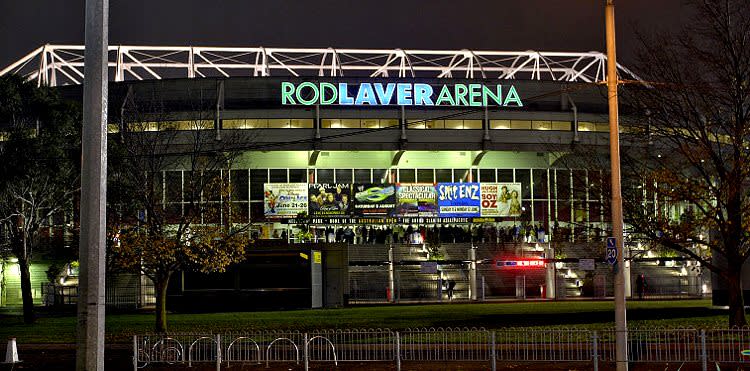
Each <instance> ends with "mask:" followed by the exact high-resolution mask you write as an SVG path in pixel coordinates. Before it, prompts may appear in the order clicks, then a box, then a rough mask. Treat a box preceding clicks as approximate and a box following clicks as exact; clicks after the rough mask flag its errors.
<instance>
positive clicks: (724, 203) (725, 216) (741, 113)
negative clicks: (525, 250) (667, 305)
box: [623, 0, 750, 326]
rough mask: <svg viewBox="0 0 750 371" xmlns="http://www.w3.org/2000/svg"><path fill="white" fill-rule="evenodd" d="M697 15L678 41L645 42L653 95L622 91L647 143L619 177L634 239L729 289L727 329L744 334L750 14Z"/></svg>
mask: <svg viewBox="0 0 750 371" xmlns="http://www.w3.org/2000/svg"><path fill="white" fill-rule="evenodd" d="M691 5H692V6H693V7H694V8H695V10H696V16H695V18H694V19H693V20H692V22H690V23H689V24H687V25H686V26H685V27H684V28H683V29H682V30H680V32H678V33H664V34H660V35H658V36H652V37H646V36H642V40H643V45H644V47H643V50H642V52H641V53H640V55H639V58H638V63H637V65H636V71H637V73H638V74H639V75H640V77H641V78H643V79H644V80H646V81H648V86H642V85H633V84H631V85H628V87H627V89H625V91H624V93H625V94H624V96H625V97H626V98H627V105H628V106H629V107H631V108H634V109H635V110H636V111H637V112H631V118H632V119H633V120H632V122H629V123H628V124H629V126H630V129H631V130H632V131H633V132H634V133H633V134H634V135H635V137H636V139H637V140H636V141H639V142H641V143H644V142H645V141H646V139H647V140H648V142H649V145H648V146H647V148H643V147H642V146H641V147H640V148H636V147H631V148H630V149H629V150H626V151H625V152H624V157H623V176H624V177H625V178H626V179H629V180H630V181H631V182H632V183H631V186H630V187H625V188H624V190H625V193H624V197H623V200H624V202H625V205H624V206H625V207H624V209H625V217H626V222H627V223H628V224H629V226H630V228H631V229H632V231H633V232H634V233H636V234H638V235H641V236H645V237H647V238H648V239H649V240H651V241H654V242H656V243H658V244H660V245H662V246H664V247H667V248H670V249H672V250H675V251H677V252H679V253H681V254H684V255H687V256H690V257H692V258H694V259H696V260H697V261H699V262H700V263H701V265H702V266H703V267H705V268H708V269H709V270H711V271H712V272H714V273H715V274H716V275H717V276H718V277H719V278H720V279H721V280H723V281H724V282H725V283H726V285H727V287H728V294H729V307H730V311H729V323H730V325H736V326H744V325H746V324H747V320H746V319H745V312H744V299H743V295H742V293H743V287H742V279H741V275H742V267H743V265H744V264H745V262H746V260H747V258H748V256H749V255H750V197H749V196H750V193H749V192H750V4H749V3H748V2H747V1H744V0H693V1H691ZM624 139H625V140H626V141H627V140H628V139H627V137H625V138H624ZM644 149H645V150H644ZM644 195H646V197H644ZM709 251H713V253H714V255H720V257H718V256H714V257H713V258H712V254H710V253H709ZM717 258H723V259H722V260H725V261H726V264H721V263H719V261H718V260H719V259H717Z"/></svg>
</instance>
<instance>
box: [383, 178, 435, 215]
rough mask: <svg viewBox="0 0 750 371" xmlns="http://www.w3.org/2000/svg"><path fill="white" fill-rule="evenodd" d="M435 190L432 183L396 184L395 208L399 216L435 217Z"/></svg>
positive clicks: (394, 213)
mask: <svg viewBox="0 0 750 371" xmlns="http://www.w3.org/2000/svg"><path fill="white" fill-rule="evenodd" d="M437 211H438V208H437V190H436V189H435V185H434V184H396V208H395V209H394V210H393V214H392V215H393V216H395V217H399V218H411V217H427V218H430V217H437V216H438V212H437Z"/></svg>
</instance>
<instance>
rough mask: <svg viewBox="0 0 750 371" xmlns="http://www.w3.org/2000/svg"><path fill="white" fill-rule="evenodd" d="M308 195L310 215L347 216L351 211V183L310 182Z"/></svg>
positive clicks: (323, 216)
mask: <svg viewBox="0 0 750 371" xmlns="http://www.w3.org/2000/svg"><path fill="white" fill-rule="evenodd" d="M308 196H309V199H310V203H309V208H310V214H309V215H310V216H311V217H322V218H338V217H348V216H349V215H350V214H351V212H352V205H353V204H354V203H353V199H352V185H351V184H333V183H320V184H310V186H309V192H308Z"/></svg>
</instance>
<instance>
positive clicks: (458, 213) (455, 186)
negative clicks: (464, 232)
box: [437, 183, 482, 218]
mask: <svg viewBox="0 0 750 371" xmlns="http://www.w3.org/2000/svg"><path fill="white" fill-rule="evenodd" d="M437 191H438V214H439V215H440V216H441V217H449V218H451V217H456V218H461V217H470V218H471V217H478V216H479V215H480V211H479V208H480V206H481V203H482V202H481V197H480V188H479V183H438V185H437Z"/></svg>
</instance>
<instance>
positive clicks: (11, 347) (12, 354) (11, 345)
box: [3, 338, 21, 364]
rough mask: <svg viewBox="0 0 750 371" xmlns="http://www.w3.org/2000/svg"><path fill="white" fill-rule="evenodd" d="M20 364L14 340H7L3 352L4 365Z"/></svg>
mask: <svg viewBox="0 0 750 371" xmlns="http://www.w3.org/2000/svg"><path fill="white" fill-rule="evenodd" d="M19 362H21V361H20V360H19V359H18V349H17V348H16V338H10V339H8V348H7V350H6V351H5V362H3V363H6V364H14V363H19Z"/></svg>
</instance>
